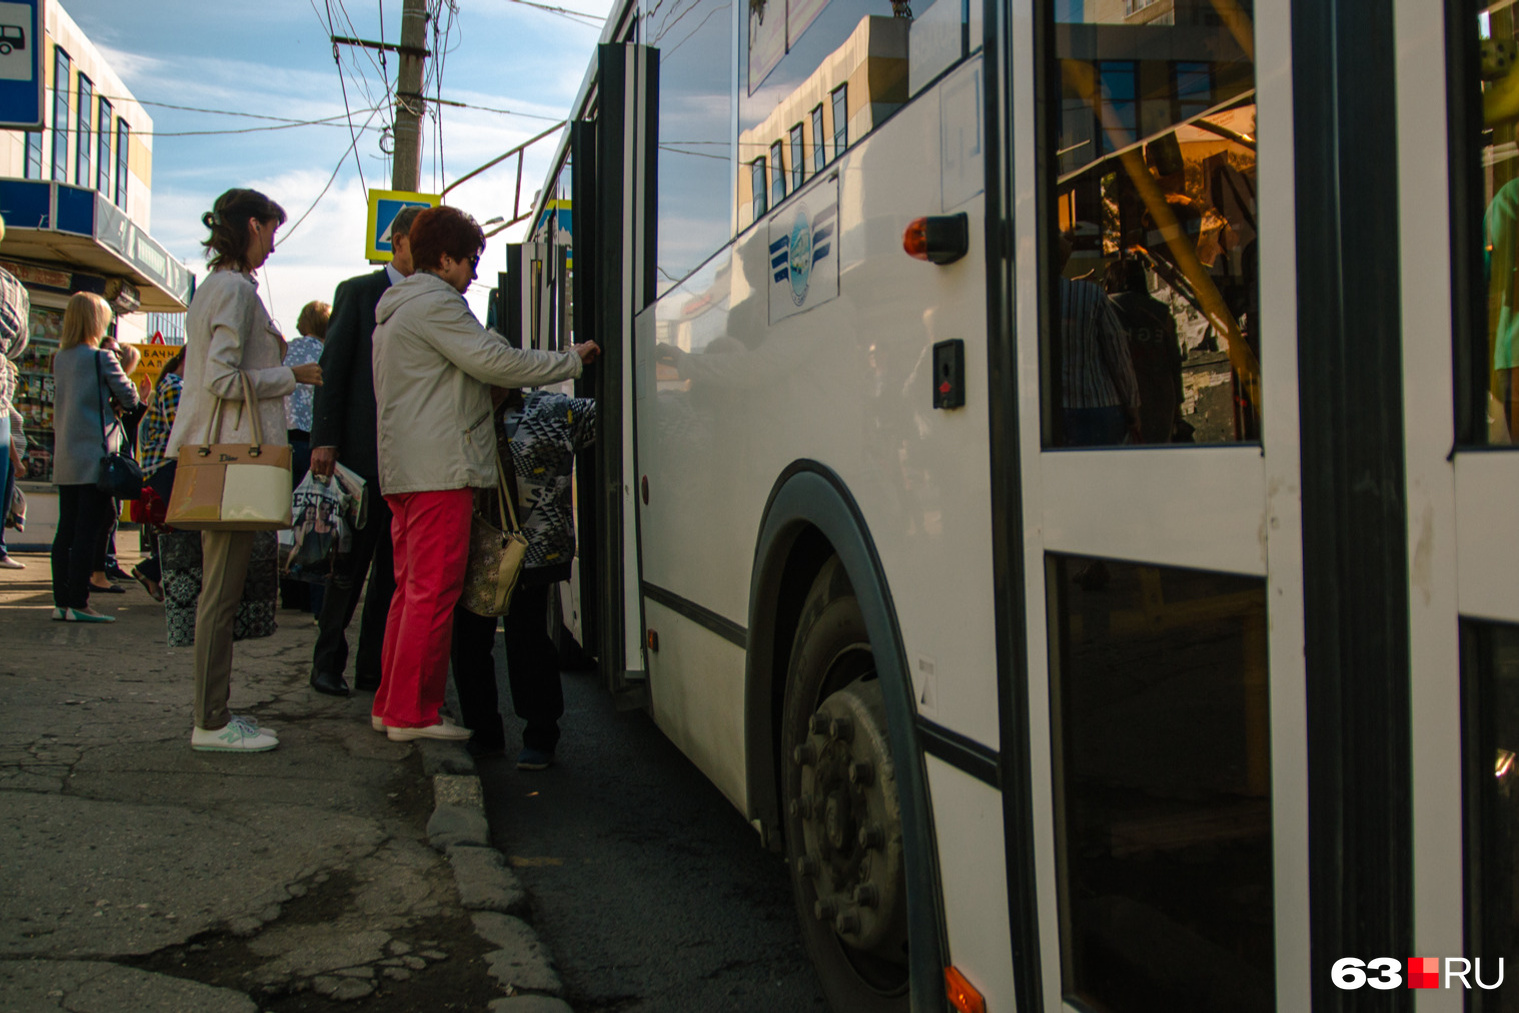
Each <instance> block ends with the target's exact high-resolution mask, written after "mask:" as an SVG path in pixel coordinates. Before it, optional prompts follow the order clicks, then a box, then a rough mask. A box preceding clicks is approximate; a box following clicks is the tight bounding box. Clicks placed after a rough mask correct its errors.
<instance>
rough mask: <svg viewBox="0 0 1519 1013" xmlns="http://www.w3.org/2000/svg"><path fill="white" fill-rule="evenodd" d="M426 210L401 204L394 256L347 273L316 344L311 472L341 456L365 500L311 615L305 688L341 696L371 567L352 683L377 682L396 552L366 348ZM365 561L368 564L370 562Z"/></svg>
mask: <svg viewBox="0 0 1519 1013" xmlns="http://www.w3.org/2000/svg"><path fill="white" fill-rule="evenodd" d="M423 210H424V209H423V208H419V207H407V208H402V209H401V211H400V213H399V214H397V215H396V217H395V221H394V222H393V223H392V224H391V227H390V243H391V249H392V250H393V251H394V255H393V257H392V259H391V261H390V263H389V264H386V265H385V266H384V267H383V268H381V269H380V270H378V271H375V272H374V273H373V274H365V275H360V276H359V277H357V278H349V279H348V280H347V281H345V282H343V283H342V284H340V285H339V286H338V290H337V293H336V294H335V295H334V296H333V297H332V319H331V320H330V321H329V322H328V324H327V343H326V344H325V345H323V346H322V358H321V365H322V386H320V387H318V388H317V389H316V396H315V400H314V403H313V406H312V413H311V448H312V449H311V472H312V474H314V475H318V476H327V475H331V474H332V468H333V465H334V464H335V463H336V462H337V461H340V460H341V461H342V462H343V464H344V466H346V467H348V468H351V469H353V470H354V471H355V472H357V473H358V475H359V476H360V477H361V478H363V479H364V482H365V484H366V486H367V489H366V490H365V496H366V498H367V499H368V500H369V519H368V522H367V523H366V524H365V525H364V526H363V527H362V528H359V529H358V530H357V531H355V532H354V533H353V549H352V551H351V552H350V553H349V554H348V555H346V556H340V557H339V558H338V560H337V562H336V564H335V565H334V567H333V572H332V576H331V577H330V578H329V579H328V581H327V597H326V599H325V600H324V601H323V603H322V614H321V615H320V616H318V617H317V626H318V633H317V640H316V650H315V652H314V653H313V656H312V660H311V688H312V689H314V690H316V691H317V692H318V693H327V694H329V695H331V696H347V695H348V683H347V681H346V680H345V679H344V678H343V670H344V668H345V667H347V664H348V638H347V633H346V631H347V629H348V624H349V623H350V622H352V621H353V612H354V609H355V608H357V607H358V603H359V587H360V586H361V585H362V584H363V583H364V574H365V572H366V571H368V573H369V590H368V591H367V592H366V593H365V595H364V618H363V622H362V624H361V626H360V628H359V650H358V655H357V657H355V658H354V663H353V673H354V685H355V686H357V687H358V688H359V689H361V690H365V691H366V692H373V691H374V690H376V689H378V688H379V687H380V649H381V647H382V645H383V644H384V643H385V617H386V615H387V614H388V613H389V612H390V599H391V596H392V595H393V594H395V590H396V578H395V557H394V554H393V552H392V548H391V544H390V508H389V507H387V506H386V505H385V499H384V497H383V496H381V495H380V463H379V451H378V450H377V449H376V441H377V436H376V433H375V414H376V411H375V398H374V367H373V366H372V364H371V359H370V351H371V348H372V341H373V338H374V325H375V320H374V310H375V304H376V303H378V302H379V301H380V296H382V295H384V294H385V290H386V289H388V288H390V286H391V285H394V284H396V283H398V282H399V281H400V280H401V279H402V278H405V277H407V276H409V275H410V274H411V273H412V265H411V243H410V242H409V240H408V237H407V233H408V232H410V231H411V223H412V220H413V219H415V218H416V216H417V215H418V214H420V213H421V212H422V211H423ZM371 562H372V563H373V565H372V566H371Z"/></svg>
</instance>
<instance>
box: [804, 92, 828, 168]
mask: <svg viewBox="0 0 1519 1013" xmlns="http://www.w3.org/2000/svg"><path fill="white" fill-rule="evenodd" d="M807 119H808V121H809V123H810V124H811V126H812V166H813V171H814V172H822V171H823V166H825V165H827V164H828V135H827V134H826V133H825V132H824V126H823V103H821V102H819V103H818V104H817V105H815V106H813V108H812V112H810V113H808V114H807Z"/></svg>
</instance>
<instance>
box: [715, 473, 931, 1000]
mask: <svg viewBox="0 0 1519 1013" xmlns="http://www.w3.org/2000/svg"><path fill="white" fill-rule="evenodd" d="M763 517H764V520H763V522H762V523H761V526H760V533H759V538H758V539H757V541H756V543H755V550H754V572H753V576H752V578H751V580H750V584H749V643H750V647H749V651H748V655H747V658H748V670H747V673H746V675H747V678H746V690H745V692H746V707H745V730H746V740H747V743H748V749H749V756H748V784H749V798H750V814H751V816H757V817H758V818H759V819H760V820H761V821H762V822H764V821H766V820H768V821H770V822H769V823H768V824H767V825H768V826H775V827H778V826H779V818H780V817H779V811H778V805H777V803H776V784H775V776H776V766H775V758H774V744H775V716H774V713H773V711H772V704H773V701H774V696H773V694H774V692H775V689H776V685H775V681H776V677H775V666H776V663H777V659H778V658H779V657H783V656H784V657H789V650H790V645H789V643H788V644H786V645H784V647H782V646H781V645H778V644H777V643H776V611H777V609H776V604H777V602H778V601H780V600H781V599H782V598H783V595H782V593H781V592H782V588H783V587H785V586H786V576H787V573H786V571H787V564H788V561H789V560H790V556H791V551H792V549H793V548H794V547H795V546H796V545H797V544H798V543H799V542H800V541H801V540H802V539H803V538H805V537H808V536H809V535H810V534H811V533H814V532H816V533H820V534H821V536H822V538H824V539H826V542H827V544H828V546H830V547H831V549H832V551H833V553H835V554H836V555H837V556H838V557H839V561H840V562H841V563H842V564H843V566H844V572H845V573H846V574H848V576H849V582H850V584H851V585H852V586H853V587H854V592H855V597H856V599H857V600H858V601H859V604H860V611H861V612H862V613H863V614H864V617H865V628H866V631H867V632H868V633H869V634H870V645H871V649H872V650H873V651H874V653H875V661H876V674H877V676H878V678H879V679H880V682H881V689H882V696H883V698H884V700H885V704H886V716H887V723H888V725H889V727H888V729H887V737H888V739H889V740H890V743H891V752H892V757H893V760H894V761H895V763H896V768H897V791H898V794H899V800H898V801H899V803H900V805H901V808H902V838H903V851H904V853H905V856H906V862H905V865H906V870H907V921H908V946H907V948H908V962H909V970H910V977H911V985H910V989H911V996H910V998H911V1002H912V1009H913V1013H945V1011H946V998H945V994H944V968H945V957H946V955H947V954H948V952H949V945H948V942H947V940H946V936H945V931H944V900H943V897H942V895H941V892H940V888H939V853H938V847H937V843H936V839H935V836H934V822H933V809H932V807H931V806H930V804H929V795H928V775H927V773H926V771H925V770H924V766H923V752H922V743H921V736H920V735H919V732H918V724H917V713H916V706H915V705H914V703H913V695H912V681H911V679H910V678H909V674H908V669H907V664H906V654H905V651H904V650H903V647H902V631H901V629H900V628H899V627H898V625H897V613H896V608H895V606H894V605H893V604H892V599H891V591H890V589H889V587H888V585H887V583H886V576H885V570H884V569H883V567H882V566H881V558H880V555H879V554H878V553H877V552H876V548H875V542H874V541H873V540H872V539H871V537H870V529H869V527H868V526H867V525H866V523H865V517H864V514H863V513H862V512H861V511H860V508H859V505H858V504H857V503H856V502H855V500H854V497H853V496H852V495H851V494H850V492H849V489H848V487H847V486H846V485H845V484H844V482H843V480H842V479H840V478H839V476H838V475H836V474H835V473H834V472H833V471H832V470H831V469H829V468H828V467H827V466H826V465H823V464H820V463H818V462H817V461H809V460H801V461H796V462H794V463H792V464H791V465H790V466H789V467H788V468H787V469H786V470H785V471H784V472H783V473H782V474H781V476H780V477H779V478H778V479H777V480H776V482H775V485H774V487H773V488H772V490H771V493H770V499H769V501H768V502H767V503H766V504H765V512H764V515H763ZM782 651H784V652H785V654H784V655H783V654H782V653H781V652H782ZM781 678H782V679H784V676H782V677H781Z"/></svg>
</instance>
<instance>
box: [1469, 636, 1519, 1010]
mask: <svg viewBox="0 0 1519 1013" xmlns="http://www.w3.org/2000/svg"><path fill="white" fill-rule="evenodd" d="M1462 625H1463V629H1462V644H1461V655H1462V667H1463V668H1464V669H1466V672H1465V680H1464V681H1465V682H1466V683H1467V684H1468V685H1471V686H1474V687H1475V688H1476V699H1475V700H1474V701H1469V702H1470V703H1475V706H1471V707H1469V708H1468V710H1467V715H1468V716H1467V722H1468V727H1467V729H1466V731H1465V738H1466V739H1467V740H1468V741H1469V742H1471V743H1473V744H1474V746H1475V748H1473V749H1470V750H1469V751H1468V760H1467V772H1466V778H1467V782H1468V785H1469V787H1468V789H1467V797H1468V798H1471V799H1474V800H1475V803H1476V804H1475V806H1474V808H1475V810H1476V812H1475V814H1474V815H1475V819H1474V822H1473V824H1472V827H1471V830H1472V832H1471V833H1469V834H1468V835H1467V862H1466V868H1467V885H1466V889H1467V896H1468V898H1469V900H1468V910H1470V911H1472V912H1473V913H1474V916H1473V924H1472V925H1471V926H1470V930H1471V931H1470V941H1471V944H1472V945H1471V946H1470V947H1469V952H1470V953H1472V954H1473V955H1478V956H1481V957H1482V958H1483V960H1482V976H1483V978H1484V979H1485V980H1487V981H1489V982H1492V981H1496V980H1497V979H1498V974H1497V973H1496V971H1497V965H1498V961H1499V960H1502V961H1503V962H1504V964H1506V965H1507V967H1508V968H1509V971H1508V973H1507V974H1505V975H1503V987H1502V988H1501V989H1499V990H1498V991H1497V994H1496V995H1492V994H1490V993H1486V992H1485V990H1484V997H1483V999H1482V1006H1481V1009H1483V1010H1489V1009H1492V1010H1513V1009H1519V975H1515V974H1514V972H1513V968H1514V965H1515V964H1516V963H1519V875H1516V872H1519V762H1516V761H1519V627H1516V626H1505V625H1500V624H1497V623H1478V622H1466V623H1463V624H1462Z"/></svg>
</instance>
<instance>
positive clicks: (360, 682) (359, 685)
mask: <svg viewBox="0 0 1519 1013" xmlns="http://www.w3.org/2000/svg"><path fill="white" fill-rule="evenodd" d="M353 688H354V689H356V690H358V691H359V692H360V693H375V692H378V691H379V689H380V677H379V676H378V675H356V676H354V677H353Z"/></svg>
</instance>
